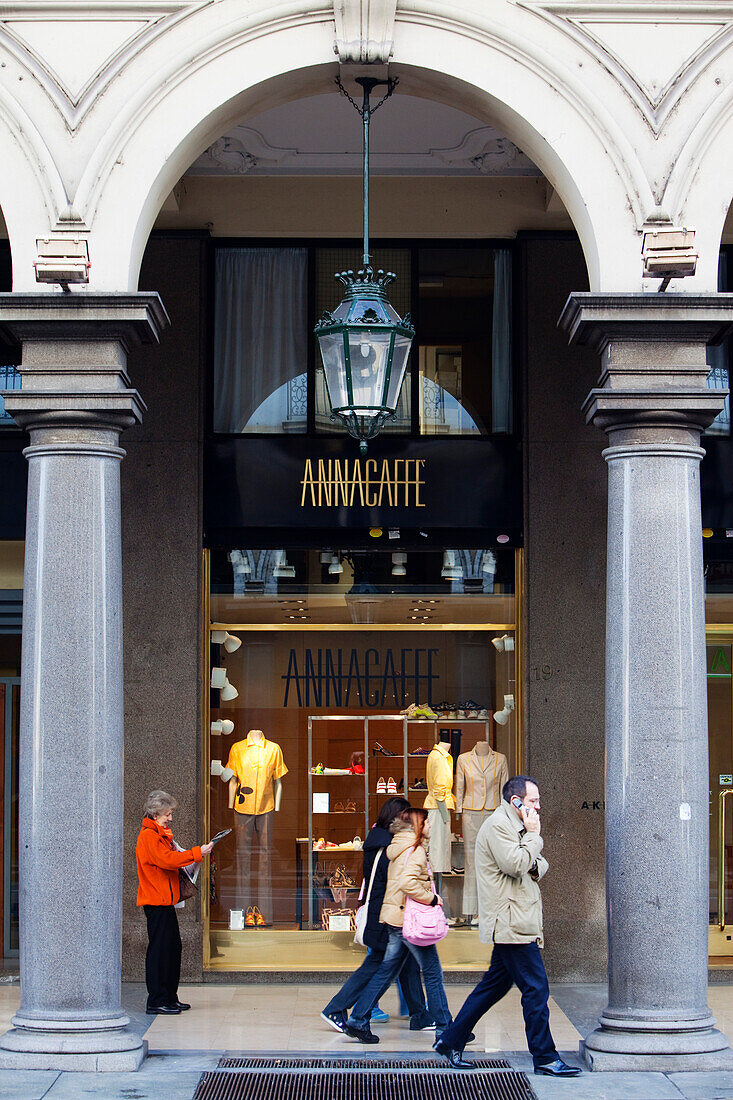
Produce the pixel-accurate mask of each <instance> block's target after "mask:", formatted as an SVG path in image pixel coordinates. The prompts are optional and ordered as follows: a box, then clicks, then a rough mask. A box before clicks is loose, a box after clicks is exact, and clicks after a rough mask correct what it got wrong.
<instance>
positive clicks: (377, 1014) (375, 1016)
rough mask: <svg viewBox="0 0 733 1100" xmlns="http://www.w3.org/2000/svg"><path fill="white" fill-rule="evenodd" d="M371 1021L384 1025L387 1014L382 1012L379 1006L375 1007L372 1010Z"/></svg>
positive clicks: (387, 1017)
mask: <svg viewBox="0 0 733 1100" xmlns="http://www.w3.org/2000/svg"><path fill="white" fill-rule="evenodd" d="M371 1019H372V1020H373V1021H374V1023H375V1024H386V1023H387V1020H388V1019H389V1012H383V1011H382V1009H381V1008H380V1007H379V1005H375V1006H374V1008H373V1009H372V1015H371Z"/></svg>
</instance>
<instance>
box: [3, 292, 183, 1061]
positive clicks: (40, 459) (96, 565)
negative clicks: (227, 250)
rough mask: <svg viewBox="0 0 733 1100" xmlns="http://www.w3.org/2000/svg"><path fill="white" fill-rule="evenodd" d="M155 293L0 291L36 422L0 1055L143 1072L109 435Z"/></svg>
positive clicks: (26, 411) (29, 419) (154, 323)
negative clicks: (11, 951)
mask: <svg viewBox="0 0 733 1100" xmlns="http://www.w3.org/2000/svg"><path fill="white" fill-rule="evenodd" d="M166 321H167V318H166V314H165V310H164V309H163V306H162V303H161V302H160V299H159V298H158V296H157V294H86V293H75V294H35V295H34V294H1V295H0V326H2V328H3V329H4V330H5V331H7V332H10V333H11V334H12V336H13V337H14V338H15V339H18V340H20V341H22V344H23V364H22V367H21V375H22V389H21V390H20V391H19V392H15V393H13V394H11V395H8V397H7V398H6V406H7V408H8V410H9V411H10V412H11V414H12V415H13V416H14V417H15V419H16V421H17V422H18V423H19V424H20V425H21V427H23V428H25V429H27V430H28V432H29V433H30V446H29V447H28V448H27V449H26V451H25V454H26V456H27V458H28V462H29V481H28V504H27V530H26V559H25V591H24V606H23V662H22V679H21V715H20V823H19V850H20V977H21V1003H20V1008H19V1010H18V1013H17V1015H16V1016H15V1018H14V1019H13V1029H12V1030H11V1031H9V1032H7V1033H6V1034H5V1035H3V1036H2V1038H0V1066H2V1067H6V1068H7V1067H11V1066H12V1067H20V1068H42V1069H79V1070H82V1069H83V1070H87V1069H88V1070H97V1071H99V1070H128V1069H137V1067H138V1066H139V1065H140V1062H141V1061H142V1059H143V1057H144V1055H145V1048H146V1045H145V1044H144V1042H143V1041H142V1040H141V1038H140V1037H139V1036H137V1035H135V1034H133V1033H132V1032H131V1031H130V1030H129V1029H128V1024H129V1022H130V1021H129V1019H128V1017H127V1016H125V1015H124V1014H123V1012H122V1009H121V1001H120V994H121V920H122V796H123V786H122V782H123V780H122V740H123V681H122V563H121V543H120V522H121V516H120V460H121V459H122V458H123V457H124V453H125V452H124V451H123V450H121V449H120V447H119V436H120V432H121V431H122V430H123V429H124V428H126V427H129V426H131V425H132V424H134V423H136V422H137V421H139V420H140V418H141V416H142V413H143V410H144V404H143V402H142V400H141V398H140V395H139V394H138V393H137V391H136V390H134V389H132V388H131V386H130V382H129V379H128V377H127V374H126V371H125V366H126V357H127V353H128V351H129V349H130V348H131V347H133V346H135V345H136V344H138V343H140V342H152V341H154V340H157V338H158V334H159V332H160V330H161V328H162V327H163V326H164V324H165V323H166Z"/></svg>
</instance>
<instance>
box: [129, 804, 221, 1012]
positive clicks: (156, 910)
mask: <svg viewBox="0 0 733 1100" xmlns="http://www.w3.org/2000/svg"><path fill="white" fill-rule="evenodd" d="M177 805H178V803H177V802H176V800H175V798H173V796H172V795H170V794H166V792H165V791H151V793H150V794H149V795H148V797H147V798H146V800H145V810H144V813H145V816H144V817H143V823H142V828H141V829H140V835H139V836H138V838H137V847H136V848H135V855H136V858H137V878H138V891H137V904H138V905H141V906H142V907H143V909H144V910H145V917H146V919H147V922H148V950H147V954H146V956H145V984H146V985H147V987H148V1004H147V1010H146V1011H147V1013H148V1015H149V1016H177V1015H178V1014H179V1013H180V1012H182V1011H183V1009H186V1008H190V1007H191V1006H190V1005H187V1004H183V1002H182V1001H179V1000H178V982H179V980H180V977H181V934H180V932H179V930H178V917H177V916H176V910H175V908H174V906H175V905H176V903H177V902H178V901H180V898H181V889H180V886H179V884H178V872H179V870H180V868H181V867H186V866H187V865H188V864H189V863H200V862H201V860H202V859H203V858H204V856H207V855H208V854H209V852H210V851H211V849H212V848H213V847H214V845H213V844H202V845H198V844H195V845H194V847H193V848H190V849H189V850H188V851H186V852H179V851H177V849H176V846H175V845H174V843H173V833H172V832H171V829H170V823H171V819H172V818H173V811H174V810H175V808H176V806H177Z"/></svg>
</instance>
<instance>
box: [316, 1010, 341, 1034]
mask: <svg viewBox="0 0 733 1100" xmlns="http://www.w3.org/2000/svg"><path fill="white" fill-rule="evenodd" d="M321 1019H322V1020H325V1021H326V1023H327V1024H328V1025H329V1027H332V1028H333V1030H334V1031H340V1032H341V1034H342V1035H343V1031H344V1024H345V1023H346V1021H347V1019H348V1017H347V1015H346V1013H345V1012H322V1013H321Z"/></svg>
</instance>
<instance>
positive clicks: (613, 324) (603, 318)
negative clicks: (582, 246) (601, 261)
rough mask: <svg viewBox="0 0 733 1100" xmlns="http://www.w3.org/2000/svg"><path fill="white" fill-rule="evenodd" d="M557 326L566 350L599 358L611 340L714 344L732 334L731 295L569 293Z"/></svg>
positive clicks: (732, 313) (732, 296)
mask: <svg viewBox="0 0 733 1100" xmlns="http://www.w3.org/2000/svg"><path fill="white" fill-rule="evenodd" d="M558 327H559V328H560V329H562V331H563V332H565V333H566V334H567V337H568V342H569V343H570V344H571V345H578V346H580V347H590V348H592V349H593V350H594V351H597V352H598V353H599V354H602V353H603V352H604V351H605V350H606V348H607V347H608V345H609V344H610V343H611V342H612V341H616V340H617V341H634V342H636V341H643V342H651V343H658V342H660V341H671V342H674V343H678V342H685V343H694V344H719V343H721V341H722V340H724V339H725V337H726V336H729V335H730V333H731V332H732V331H733V294H651V293H647V294H592V293H589V292H587V293H581V292H575V293H573V294H571V295H570V296H569V297H568V300H567V302H566V303H565V306H564V307H563V311H562V313H561V314H560V318H559V320H558Z"/></svg>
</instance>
